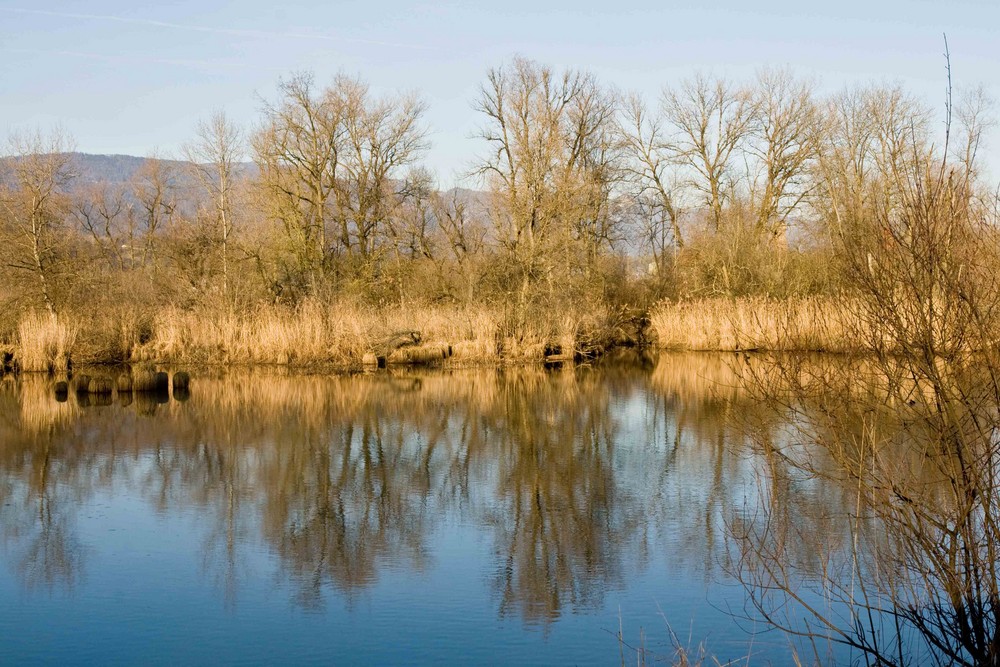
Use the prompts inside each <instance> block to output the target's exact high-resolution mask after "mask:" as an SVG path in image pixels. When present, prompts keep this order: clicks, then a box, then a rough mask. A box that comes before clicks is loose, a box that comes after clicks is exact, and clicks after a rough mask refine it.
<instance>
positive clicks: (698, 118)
mask: <svg viewBox="0 0 1000 667" xmlns="http://www.w3.org/2000/svg"><path fill="white" fill-rule="evenodd" d="M755 104H756V102H755V100H754V99H753V96H752V95H751V94H750V91H748V90H746V89H744V88H742V87H740V86H736V85H734V84H731V83H729V82H728V81H726V80H725V79H721V78H716V79H712V78H709V77H707V76H705V75H703V74H698V75H697V76H695V77H694V78H693V79H689V80H687V81H685V82H684V83H682V84H681V85H680V87H679V88H678V89H676V90H671V89H669V88H668V89H665V90H664V92H663V112H664V115H665V117H666V119H667V120H668V122H669V123H670V125H671V126H672V129H673V136H672V138H671V145H672V147H673V151H674V153H675V154H676V156H677V159H678V160H680V162H681V164H683V165H684V166H685V167H686V168H687V169H688V170H689V171H690V173H691V178H690V179H689V182H690V185H691V187H693V188H694V190H695V191H696V192H698V193H699V194H700V195H701V198H702V200H703V201H704V204H705V206H706V207H707V209H708V211H709V216H710V220H711V223H712V227H713V229H714V230H715V231H718V230H719V228H720V226H721V224H722V217H723V216H722V212H723V208H724V207H725V205H726V202H727V201H728V200H730V199H731V198H732V197H733V194H734V192H735V191H736V187H737V183H736V173H735V166H734V160H735V158H736V157H738V155H739V151H740V150H742V149H743V148H744V147H745V146H746V143H747V141H748V140H749V138H750V135H751V130H752V127H753V119H754V116H755V115H756V107H755Z"/></svg>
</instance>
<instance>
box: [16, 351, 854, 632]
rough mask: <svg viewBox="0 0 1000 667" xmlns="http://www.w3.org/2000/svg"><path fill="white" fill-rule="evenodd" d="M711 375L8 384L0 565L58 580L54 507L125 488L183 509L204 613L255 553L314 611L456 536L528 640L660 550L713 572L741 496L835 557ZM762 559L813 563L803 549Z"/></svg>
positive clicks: (815, 508) (725, 375) (236, 377)
mask: <svg viewBox="0 0 1000 667" xmlns="http://www.w3.org/2000/svg"><path fill="white" fill-rule="evenodd" d="M731 361H732V360H731V359H727V358H721V357H713V356H697V355H679V356H669V355H666V356H663V357H661V358H660V359H659V360H658V362H657V363H656V365H655V368H654V367H652V366H651V365H648V364H647V365H642V364H634V363H633V364H614V363H609V364H602V365H598V366H595V367H579V368H566V369H562V370H556V371H547V370H544V369H540V368H506V369H499V370H498V369H488V370H482V369H480V370H462V371H439V372H426V373H409V372H395V371H394V372H390V373H379V374H374V375H359V376H335V377H322V376H312V375H311V376H297V375H291V374H284V373H280V372H274V371H268V372H254V373H249V372H248V373H236V372H233V373H227V374H219V375H216V376H212V375H210V374H209V375H205V374H202V376H200V377H198V378H197V382H196V383H195V389H194V391H193V392H192V395H191V396H190V400H187V401H185V402H178V401H174V400H170V401H169V402H167V403H158V404H157V405H156V408H155V409H154V410H150V409H149V406H148V405H145V403H143V405H142V406H140V405H139V403H140V401H133V402H132V403H130V404H129V403H123V402H122V401H118V400H116V402H115V403H114V405H111V406H108V407H89V408H83V407H81V406H80V404H79V403H78V402H77V401H76V397H75V396H70V398H69V400H68V401H67V402H66V403H57V402H56V401H55V398H54V397H53V395H52V393H51V391H50V387H49V386H48V381H47V380H44V379H42V378H34V377H24V378H22V379H21V380H20V381H19V382H17V383H9V382H8V383H7V384H5V385H4V386H3V389H2V390H0V438H2V440H0V441H2V443H3V444H2V445H0V490H2V492H3V494H4V498H5V501H4V503H3V504H4V508H3V512H4V516H3V520H4V521H3V523H4V526H5V532H4V538H5V543H6V544H8V545H9V546H10V547H11V548H10V549H9V553H10V554H14V555H13V556H12V557H10V558H9V560H10V562H11V563H12V564H13V565H14V567H15V568H16V569H17V571H18V574H19V576H20V577H21V578H22V579H23V581H24V582H25V584H26V585H27V586H29V587H30V586H35V585H38V584H41V583H45V584H46V585H48V586H71V585H73V582H74V581H76V580H77V578H78V577H79V576H80V574H81V572H82V570H83V566H84V560H85V555H86V553H87V552H86V549H85V548H84V547H83V545H82V543H81V540H80V539H79V538H78V537H75V534H74V528H73V526H74V520H75V518H74V513H75V512H76V508H78V507H79V506H80V505H81V504H82V503H84V502H85V501H86V500H87V498H89V497H91V496H92V495H93V494H94V493H95V492H96V491H98V490H101V489H103V490H110V489H115V490H117V491H121V490H126V489H127V490H129V491H130V492H134V493H135V494H136V495H141V496H142V497H143V498H145V499H146V501H147V502H148V504H149V506H150V507H151V508H153V509H155V511H156V512H157V513H161V514H169V513H171V512H188V513H190V512H191V511H192V510H195V511H196V512H197V515H198V516H199V517H201V520H200V522H199V525H200V526H202V530H203V534H202V537H201V538H200V540H199V542H198V544H199V546H200V549H201V563H202V565H203V568H204V570H205V573H206V575H207V576H208V578H209V579H211V580H212V581H213V582H214V584H215V585H216V587H217V589H218V591H219V594H220V597H221V598H222V599H223V601H224V603H225V605H226V606H229V607H235V606H236V605H237V604H238V600H239V592H240V590H241V588H242V587H243V586H244V585H245V584H246V583H247V582H248V581H250V580H251V578H252V577H256V576H261V575H266V574H267V573H260V572H253V568H252V566H251V564H250V562H249V561H248V560H247V557H246V553H247V551H248V550H249V549H250V548H261V547H263V548H266V550H267V551H268V552H269V553H271V554H273V555H274V557H275V558H276V562H277V569H278V575H279V576H278V579H279V580H283V581H286V582H288V583H290V584H291V586H292V589H293V591H294V592H293V597H294V599H295V600H296V601H297V603H298V604H300V605H302V606H303V607H304V608H307V609H322V608H324V606H325V605H328V604H329V603H330V601H331V596H336V597H337V598H340V599H343V600H345V602H346V604H348V605H350V604H351V601H352V600H353V599H354V597H355V596H356V594H357V593H358V592H360V591H363V590H366V589H368V588H369V587H371V586H372V585H373V584H374V583H375V582H377V581H378V580H379V578H380V576H381V575H382V573H383V572H384V571H385V568H393V569H394V570H401V571H405V572H408V573H409V576H412V577H416V578H420V577H421V576H423V574H424V573H427V572H429V571H430V570H432V569H433V567H434V558H435V554H436V548H435V546H436V545H435V544H434V543H433V542H432V541H431V536H432V535H436V534H440V533H441V532H442V531H447V530H448V529H449V526H452V525H455V523H459V524H462V525H473V526H475V527H476V529H477V530H478V531H479V532H480V533H481V534H482V535H484V536H485V537H486V538H487V539H488V540H489V541H490V543H491V546H492V548H491V553H492V561H491V563H489V564H488V565H484V567H483V575H482V576H483V577H484V582H485V583H487V584H488V586H489V587H490V590H491V591H492V595H493V601H494V602H493V604H494V606H495V609H496V610H497V612H498V613H499V615H500V616H502V617H503V616H515V617H519V618H521V619H523V621H524V622H526V623H529V624H541V625H547V624H549V623H551V622H553V621H554V620H555V619H557V618H559V617H560V616H561V615H563V614H566V613H574V612H577V611H580V610H587V609H594V608H599V607H601V606H602V605H603V604H605V603H606V598H607V596H608V593H609V592H610V591H615V590H621V589H624V588H626V587H628V586H629V584H630V581H631V580H632V579H634V578H635V577H636V576H638V575H640V574H641V573H642V572H643V571H644V570H645V569H646V568H648V567H649V564H650V562H651V560H652V556H653V554H657V555H659V554H660V553H663V552H664V551H666V554H667V555H666V559H665V560H666V563H667V567H668V568H669V570H670V576H671V577H681V576H682V577H685V578H699V577H700V578H703V579H704V580H705V581H714V580H718V579H720V578H722V577H724V576H725V574H724V573H725V568H726V566H727V565H731V564H732V563H731V562H730V558H731V557H732V556H733V554H734V553H736V551H735V550H734V548H733V545H732V544H731V543H730V542H727V539H726V536H727V530H728V529H729V528H731V527H732V526H734V525H738V522H739V521H740V520H741V517H742V516H743V514H744V512H745V510H746V508H747V507H749V506H751V505H753V503H752V502H750V501H748V498H751V497H752V498H756V497H757V496H758V495H760V496H761V497H764V498H767V499H769V500H768V502H770V503H771V504H772V505H773V507H774V510H775V512H776V514H775V516H779V517H781V520H782V521H784V522H786V523H787V524H788V525H790V526H798V527H800V528H802V530H803V532H805V531H806V530H807V529H808V530H810V531H814V532H815V534H817V535H820V536H821V537H820V539H822V540H826V541H828V542H829V543H830V544H848V543H850V534H849V525H846V524H845V525H842V523H838V522H837V521H836V520H834V519H833V518H832V517H837V516H839V515H841V514H842V513H843V515H845V516H846V513H847V509H849V507H850V503H851V496H850V493H849V490H846V491H845V490H843V489H839V488H837V487H836V485H835V484H829V483H827V484H818V483H811V482H810V481H809V480H805V479H800V478H798V477H796V476H795V474H794V472H793V471H792V470H790V469H789V467H788V466H786V465H784V464H783V462H782V461H781V460H780V458H778V457H773V456H770V457H769V456H768V455H766V454H765V453H762V452H761V451H760V450H758V449H754V448H752V447H750V446H748V442H749V435H750V434H749V433H748V431H747V429H749V428H754V429H771V430H773V431H774V432H775V433H776V434H777V433H779V432H780V430H781V428H782V424H781V422H780V419H778V418H776V417H774V416H773V413H772V412H769V411H765V410H762V409H760V408H759V406H758V405H757V404H756V403H755V400H754V399H753V397H751V396H749V395H747V394H745V393H743V392H742V391H741V390H740V389H739V388H738V385H739V377H738V366H736V365H734V364H732V363H731ZM140 408H141V409H140ZM758 413H759V414H758ZM752 415H757V416H758V418H757V419H756V420H749V419H745V417H748V416H752ZM768 415H770V416H768ZM736 417H740V418H736ZM751 422H752V426H751V425H750V424H751ZM845 531H846V532H845ZM785 548H786V550H787V551H786V557H788V558H792V559H796V560H797V561H799V562H801V563H805V564H807V565H808V567H812V568H822V567H823V566H824V563H822V562H814V563H811V564H810V559H814V558H815V554H816V553H820V551H818V550H816V549H814V548H813V545H810V544H808V543H805V542H803V543H794V542H793V541H789V542H788V544H787V545H785ZM680 620H681V621H685V622H686V620H687V619H680ZM650 622H651V623H655V619H651V620H650Z"/></svg>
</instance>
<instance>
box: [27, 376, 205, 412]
mask: <svg viewBox="0 0 1000 667" xmlns="http://www.w3.org/2000/svg"><path fill="white" fill-rule="evenodd" d="M36 379H37V378H36ZM34 384H36V385H37V384H38V383H37V382H36V383H34ZM190 386H191V376H190V375H189V374H188V373H186V372H184V371H177V372H175V373H174V374H173V378H171V377H170V375H169V374H168V373H167V372H165V371H152V370H134V371H132V370H126V371H125V372H123V373H121V374H119V375H118V377H117V378H115V379H112V378H110V377H107V376H105V375H93V376H92V375H88V374H79V375H77V376H75V377H73V376H71V377H70V380H69V381H64V380H61V381H56V382H54V383H52V384H51V391H50V392H49V393H51V394H52V395H53V396H54V397H55V400H56V402H59V403H68V402H70V397H71V396H72V397H74V398H75V402H76V405H77V406H78V407H80V408H93V407H108V406H110V405H113V404H115V403H116V402H117V403H118V404H120V405H121V406H122V407H129V406H131V405H132V404H133V403H134V404H135V408H136V411H137V412H138V414H141V415H145V416H149V415H152V414H154V413H155V412H156V409H157V407H158V406H160V405H164V404H166V403H169V402H170V399H171V397H172V398H173V399H174V400H175V401H178V402H184V401H187V400H188V399H190V398H191V389H190ZM171 387H172V388H173V391H172V392H171ZM70 389H72V391H70Z"/></svg>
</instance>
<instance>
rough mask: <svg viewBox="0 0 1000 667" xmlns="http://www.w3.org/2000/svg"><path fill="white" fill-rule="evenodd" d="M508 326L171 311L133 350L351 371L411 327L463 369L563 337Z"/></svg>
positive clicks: (482, 315)
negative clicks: (508, 330)
mask: <svg viewBox="0 0 1000 667" xmlns="http://www.w3.org/2000/svg"><path fill="white" fill-rule="evenodd" d="M503 323H504V319H503V316H502V313H500V312H499V311H498V310H495V309H490V308H488V307H446V306H431V307H414V308H412V309H406V308H399V307H396V308H387V309H380V308H374V307H358V306H353V305H344V304H331V305H326V304H319V303H315V302H307V303H306V304H304V305H302V306H301V307H299V308H297V309H295V310H288V309H283V308H277V307H273V308H260V309H257V310H255V311H253V312H250V313H229V314H224V315H221V316H220V315H216V314H212V313H198V312H191V311H182V310H179V309H169V310H167V311H165V312H163V313H161V314H160V317H158V318H157V320H156V323H155V326H154V328H153V334H152V338H151V339H150V340H149V341H148V342H147V343H146V344H144V345H136V346H134V347H133V350H132V354H131V360H132V361H159V362H172V363H181V362H202V363H223V364H232V363H236V364H254V363H257V364H279V365H293V366H310V365H321V364H333V365H342V366H350V365H356V364H360V363H361V361H362V359H363V357H364V355H365V353H367V352H371V351H373V350H375V349H376V348H378V346H379V343H380V341H383V340H385V339H386V338H388V337H390V336H391V335H392V334H394V333H396V332H400V331H411V330H412V331H419V332H420V333H421V336H422V341H423V343H424V344H425V345H427V344H430V345H438V346H442V347H446V346H448V345H450V346H451V350H452V355H451V356H450V357H449V364H452V365H464V364H478V363H498V362H502V361H527V360H540V359H541V358H542V356H543V351H544V349H545V347H546V344H547V342H548V341H550V340H552V338H553V337H554V336H559V335H560V334H562V335H563V336H564V337H565V332H556V333H553V332H551V331H550V330H546V329H545V328H544V327H541V326H539V327H537V328H535V327H529V329H528V330H526V331H525V330H522V331H520V332H518V334H517V335H516V336H511V335H506V336H505V335H504V334H503V332H504V331H505V327H504V326H503ZM564 325H565V326H573V327H578V326H579V324H578V323H577V322H575V321H574V322H571V323H569V324H566V323H565V322H564Z"/></svg>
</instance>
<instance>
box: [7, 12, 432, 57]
mask: <svg viewBox="0 0 1000 667" xmlns="http://www.w3.org/2000/svg"><path fill="white" fill-rule="evenodd" d="M0 11H5V12H10V13H14V14H35V15H37V16H54V17H59V18H66V19H86V20H97V21H115V22H117V23H129V24H132V25H146V26H153V27H156V28H170V29H172V30H188V31H190V32H206V33H211V34H215V35H233V36H237V37H264V38H270V39H274V38H281V39H312V40H319V41H324V42H354V43H357V44H371V45H375V46H389V47H393V48H398V49H417V50H423V51H433V50H435V49H434V47H430V46H422V45H418V44H400V43H397V42H384V41H379V40H374V39H360V38H357V37H337V36H334V35H323V34H317V33H308V32H272V31H268V30H244V29H240V28H214V27H211V26H201V25H190V24H185V23H171V22H169V21H157V20H155V19H141V18H129V17H127V16H114V15H111V14H78V13H74V12H53V11H49V10H45V9H25V8H23V7H4V8H0Z"/></svg>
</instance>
